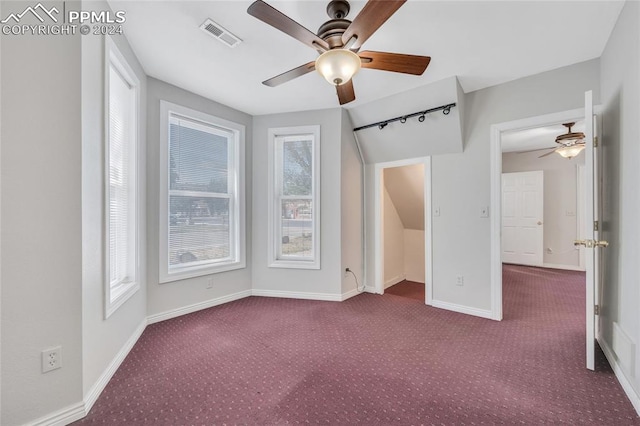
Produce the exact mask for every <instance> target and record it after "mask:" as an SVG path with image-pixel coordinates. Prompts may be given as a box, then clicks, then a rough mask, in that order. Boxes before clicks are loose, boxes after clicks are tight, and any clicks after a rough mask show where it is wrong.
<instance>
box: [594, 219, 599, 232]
mask: <svg viewBox="0 0 640 426" xmlns="http://www.w3.org/2000/svg"><path fill="white" fill-rule="evenodd" d="M593 230H594V231H599V230H600V223H598V221H597V220H594V221H593Z"/></svg>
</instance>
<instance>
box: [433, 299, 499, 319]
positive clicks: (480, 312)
mask: <svg viewBox="0 0 640 426" xmlns="http://www.w3.org/2000/svg"><path fill="white" fill-rule="evenodd" d="M431 306H433V307H434V308H440V309H446V310H448V311H453V312H458V313H461V314H467V315H473V316H474V317H480V318H486V319H494V318H493V313H492V312H491V311H487V310H485V309H478V308H472V307H470V306H464V305H458V304H456V303H449V302H443V301H440V300H432V301H431Z"/></svg>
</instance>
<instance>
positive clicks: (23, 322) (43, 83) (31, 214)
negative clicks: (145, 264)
mask: <svg viewBox="0 0 640 426" xmlns="http://www.w3.org/2000/svg"><path fill="white" fill-rule="evenodd" d="M24 7H25V6H24V3H23V2H15V3H13V2H11V3H10V2H3V4H2V12H3V14H8V13H10V12H21V11H22V10H24ZM80 37H81V36H80V35H77V36H67V37H42V36H33V37H31V36H2V37H1V39H0V43H1V44H0V48H1V51H2V71H1V75H2V81H1V83H0V84H1V91H2V99H1V102H2V106H1V111H2V117H1V121H2V129H1V135H0V136H1V139H2V163H1V165H0V170H1V171H2V177H1V179H0V181H1V182H2V187H1V188H0V193H1V196H2V202H1V205H2V213H1V215H0V216H1V218H2V224H1V228H2V241H1V244H2V248H1V251H2V260H1V265H0V269H1V274H2V310H1V311H2V321H1V323H2V333H1V335H2V408H3V410H2V418H1V419H0V423H2V424H3V425H16V424H22V423H24V422H27V421H29V420H33V419H35V418H38V417H40V416H43V415H45V414H47V413H50V412H52V411H55V410H59V409H61V408H63V407H67V406H69V405H71V404H73V403H76V402H78V401H80V400H81V399H82V306H81V305H82V251H81V249H82V240H81V226H82V216H81V211H82V210H81V207H82V205H81V178H82V170H81V152H82V151H81V144H82V134H81V132H82V129H81V123H80V114H81V90H80V77H81V75H80ZM57 345H61V346H62V352H63V367H62V368H61V369H59V370H54V371H51V372H49V373H46V374H42V373H41V361H40V359H41V358H40V352H41V351H42V350H43V349H45V348H47V347H51V346H57Z"/></svg>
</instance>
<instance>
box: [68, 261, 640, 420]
mask: <svg viewBox="0 0 640 426" xmlns="http://www.w3.org/2000/svg"><path fill="white" fill-rule="evenodd" d="M504 302H505V319H504V321H502V322H496V321H491V320H486V319H481V318H476V317H472V316H468V315H462V314H456V313H453V312H448V311H445V310H442V309H436V308H432V307H429V306H425V305H424V303H419V302H418V301H416V300H413V299H410V298H406V297H399V296H395V295H392V294H385V295H384V296H379V295H372V294H361V295H359V296H356V297H353V298H351V299H349V300H347V301H345V302H342V303H337V302H319V301H306V300H291V299H273V298H261V297H250V298H246V299H242V300H239V301H236V302H232V303H228V304H225V305H222V306H218V307H215V308H211V309H207V310H204V311H200V312H196V313H193V314H190V315H186V316H183V317H179V318H175V319H173V320H168V321H164V322H161V323H158V324H153V325H150V326H149V327H147V329H146V331H145V332H144V334H143V335H142V337H141V338H140V340H139V341H138V343H137V344H136V345H135V347H134V348H133V350H132V351H131V353H130V354H129V356H128V357H127V358H126V359H125V361H124V363H123V364H122V366H121V367H120V369H119V370H118V371H117V372H116V374H115V375H114V377H113V379H112V380H111V382H110V383H109V384H108V385H107V387H106V389H105V391H104V392H103V394H102V395H101V396H100V398H99V399H98V401H97V402H96V404H95V405H94V407H93V409H92V410H91V412H90V414H89V415H88V416H87V417H86V418H85V419H83V420H82V421H81V422H78V424H94V423H96V424H110V425H141V424H148V425H222V424H227V425H233V424H243V425H245V424H249V425H254V424H258V425H280V424H298V423H311V424H330V425H353V424H362V425H414V424H415V425H419V424H437V425H494V424H505V425H513V424H534V425H538V424H551V423H553V424H556V423H562V424H568V425H575V424H597V425H640V419H638V417H637V416H636V413H635V411H634V410H633V407H632V406H631V403H630V402H629V401H628V400H627V398H626V396H625V394H624V392H623V390H622V388H621V387H620V385H619V384H618V382H617V381H616V378H615V376H614V375H613V373H612V371H611V369H610V367H609V365H608V364H607V361H606V360H605V358H604V356H603V355H602V353H599V354H598V356H597V358H596V363H597V371H596V372H590V371H588V370H586V369H585V367H584V364H585V360H584V339H585V337H584V303H585V301H584V274H582V273H577V272H565V271H556V270H547V269H537V268H529V267H516V266H505V268H504Z"/></svg>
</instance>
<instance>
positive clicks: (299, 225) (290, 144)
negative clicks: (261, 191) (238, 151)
mask: <svg viewBox="0 0 640 426" xmlns="http://www.w3.org/2000/svg"><path fill="white" fill-rule="evenodd" d="M269 151H270V152H269V177H270V182H269V187H270V191H269V203H270V206H269V225H270V226H269V258H270V265H269V266H271V267H275V268H300V269H320V181H319V171H320V164H319V163H320V126H306V127H292V128H282V129H270V130H269Z"/></svg>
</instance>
